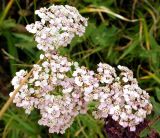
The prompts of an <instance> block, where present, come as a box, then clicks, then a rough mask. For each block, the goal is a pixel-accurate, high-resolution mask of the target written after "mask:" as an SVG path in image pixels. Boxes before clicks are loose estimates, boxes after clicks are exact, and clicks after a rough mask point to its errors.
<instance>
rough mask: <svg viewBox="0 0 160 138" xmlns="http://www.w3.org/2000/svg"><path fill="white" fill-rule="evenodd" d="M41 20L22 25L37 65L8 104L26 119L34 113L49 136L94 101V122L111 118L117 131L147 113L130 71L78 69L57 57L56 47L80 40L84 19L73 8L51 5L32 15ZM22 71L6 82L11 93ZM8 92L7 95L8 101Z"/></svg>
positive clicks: (61, 130)
mask: <svg viewBox="0 0 160 138" xmlns="http://www.w3.org/2000/svg"><path fill="white" fill-rule="evenodd" d="M36 14H37V15H38V16H39V17H40V18H41V21H36V22H35V23H34V24H30V25H27V26H26V28H27V30H28V31H29V32H31V33H33V34H34V35H35V41H36V42H37V47H38V49H39V50H42V51H43V54H41V55H40V60H41V62H40V64H35V65H33V72H32V74H31V75H30V77H29V79H28V81H27V82H26V83H25V84H24V85H22V87H21V88H20V90H19V92H18V93H17V94H16V96H15V98H14V100H13V102H14V103H16V106H18V107H22V108H24V109H25V112H26V113H28V114H30V112H31V111H32V110H33V109H38V110H40V114H41V119H40V120H39V121H38V123H39V124H40V125H44V126H48V127H49V132H50V133H64V132H65V130H66V129H67V128H69V127H70V126H71V124H72V123H73V121H74V119H75V117H76V116H77V115H79V114H86V113H87V111H88V105H89V104H90V102H95V103H96V105H95V109H94V110H93V112H92V114H93V116H94V117H95V118H96V119H98V118H99V119H104V118H107V117H108V116H111V117H112V119H113V120H115V121H118V123H119V124H120V125H121V126H122V127H124V128H125V127H129V128H130V130H131V131H135V130H136V125H138V124H139V123H140V122H142V121H144V119H145V118H146V115H147V114H150V113H151V110H152V105H151V103H150V101H149V95H148V94H147V93H146V91H144V90H142V89H141V88H140V87H139V86H138V82H137V80H136V79H135V78H134V77H133V72H132V71H131V70H129V69H128V68H127V67H124V66H120V65H119V66H118V69H119V71H120V73H119V74H118V73H116V70H115V68H113V67H112V66H110V65H108V64H106V63H99V64H98V68H97V72H95V71H92V70H89V69H87V68H86V67H84V66H82V67H80V66H79V65H78V63H77V62H73V61H71V60H69V59H68V58H67V57H65V56H61V55H60V54H59V53H58V48H59V47H65V46H67V45H68V44H70V42H71V40H72V39H73V38H74V37H75V35H78V36H82V35H83V34H84V32H85V27H86V26H87V19H86V18H84V17H82V16H81V15H80V14H79V12H78V10H77V9H76V8H74V7H71V6H68V5H65V6H62V5H61V6H55V5H52V6H51V7H49V8H41V9H40V10H37V11H36ZM26 75H27V71H25V70H20V71H19V72H17V73H16V76H15V77H14V78H13V79H12V85H13V86H14V89H17V87H19V86H20V85H21V81H22V80H23V79H24V78H25V76H26ZM12 94H13V92H11V93H10V96H11V95H12Z"/></svg>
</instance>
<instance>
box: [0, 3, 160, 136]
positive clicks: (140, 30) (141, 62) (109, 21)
mask: <svg viewBox="0 0 160 138" xmlns="http://www.w3.org/2000/svg"><path fill="white" fill-rule="evenodd" d="M51 4H63V5H64V4H68V5H72V6H75V7H76V8H77V9H78V10H79V11H80V12H81V14H82V15H83V16H85V17H88V18H89V25H88V27H87V30H86V33H85V35H84V36H83V37H81V38H78V37H77V38H75V39H74V40H73V41H72V43H71V44H70V46H69V47H68V48H65V49H62V50H61V52H62V54H64V55H66V56H68V57H69V58H71V59H73V60H75V61H78V62H79V63H80V64H81V65H84V66H87V67H88V68H90V69H95V68H96V64H97V63H99V62H106V63H108V64H110V65H112V66H114V67H116V66H117V65H119V64H121V65H124V66H127V67H129V68H130V69H132V70H133V72H134V75H135V77H136V78H137V79H138V81H139V84H140V86H141V88H143V89H145V90H146V91H147V92H148V93H149V94H150V96H151V101H152V104H153V112H152V114H151V115H150V116H148V119H147V120H149V121H150V126H149V127H146V128H145V129H144V130H143V131H141V133H140V134H139V136H140V137H143V138H146V137H148V136H151V135H153V133H155V132H156V133H159V134H160V117H159V116H160V1H159V0H0V108H1V107H2V106H3V105H4V103H5V102H6V100H7V99H8V93H9V92H10V91H12V89H13V88H12V87H11V84H10V81H11V79H12V77H13V76H14V75H15V72H16V71H18V70H19V69H21V68H25V69H30V68H31V65H32V64H33V63H35V62H36V61H37V59H38V58H39V55H40V52H39V51H38V50H37V49H36V43H35V42H34V39H33V36H32V35H31V34H29V33H28V32H27V31H26V30H25V25H26V24H28V23H32V22H34V21H35V20H38V19H37V17H36V16H35V15H34V11H35V10H36V9H39V8H40V7H43V6H49V5H51ZM38 119H39V115H38V112H36V111H35V112H32V114H31V115H30V116H28V115H25V113H24V111H23V110H22V109H19V108H16V107H15V105H11V106H10V108H9V109H8V110H7V112H6V113H5V114H4V116H3V118H2V120H0V137H2V138H5V137H8V138H61V137H66V138H70V137H80V138H83V137H84V138H96V137H97V138H103V137H106V136H107V134H106V130H105V129H106V128H105V127H104V122H103V121H96V120H94V119H93V118H92V117H91V116H90V114H88V115H87V116H79V117H78V118H76V120H75V122H74V124H73V125H72V127H71V128H70V129H68V130H67V131H66V133H65V134H64V135H57V134H49V133H48V129H47V128H45V127H42V126H39V125H38V124H37V120H38ZM152 138H154V137H152Z"/></svg>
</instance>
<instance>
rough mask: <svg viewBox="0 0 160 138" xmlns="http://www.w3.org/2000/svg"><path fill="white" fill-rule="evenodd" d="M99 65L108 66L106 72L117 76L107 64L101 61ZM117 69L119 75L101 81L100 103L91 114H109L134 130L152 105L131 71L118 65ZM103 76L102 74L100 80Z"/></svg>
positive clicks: (98, 115)
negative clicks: (109, 81) (109, 79)
mask: <svg viewBox="0 0 160 138" xmlns="http://www.w3.org/2000/svg"><path fill="white" fill-rule="evenodd" d="M100 65H101V67H102V66H103V67H104V68H105V67H106V66H108V72H107V74H113V75H114V76H117V75H115V70H114V69H113V68H111V67H109V65H107V64H101V63H100ZM118 69H119V70H120V71H121V73H120V74H119V76H117V77H114V78H113V77H112V79H111V80H112V82H111V83H108V81H107V82H105V83H103V87H99V101H100V104H99V105H98V107H97V111H94V112H93V115H94V116H95V118H106V117H107V116H108V115H110V116H111V117H112V119H113V120H115V121H118V122H119V124H120V125H121V126H122V127H124V128H125V127H129V128H130V130H131V131H135V130H136V125H138V124H139V123H141V122H143V121H144V119H145V118H146V115H147V114H150V113H151V110H152V105H151V104H150V101H149V95H148V93H146V91H144V90H142V89H141V88H140V87H139V86H138V82H137V80H136V79H135V78H133V72H132V71H131V70H129V69H128V68H127V67H124V66H120V65H119V66H118ZM104 70H106V69H104ZM111 70H112V71H111ZM98 71H99V69H98ZM106 71H107V70H106ZM104 76H106V75H105V74H104ZM104 76H103V75H102V77H101V79H100V81H101V80H102V79H103V78H104ZM109 76H110V75H109ZM101 82H102V81H101ZM103 82H104V81H103Z"/></svg>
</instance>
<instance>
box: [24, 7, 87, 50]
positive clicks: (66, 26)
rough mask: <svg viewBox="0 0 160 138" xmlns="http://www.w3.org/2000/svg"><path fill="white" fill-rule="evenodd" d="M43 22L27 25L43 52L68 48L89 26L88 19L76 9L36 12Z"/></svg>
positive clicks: (63, 8) (62, 8)
mask: <svg viewBox="0 0 160 138" xmlns="http://www.w3.org/2000/svg"><path fill="white" fill-rule="evenodd" d="M35 14H37V15H38V16H39V17H40V18H41V21H36V22H35V23H34V24H31V25H27V26H26V29H27V30H28V31H29V32H31V33H33V34H35V41H36V42H37V43H38V45H37V47H38V49H40V50H43V51H53V50H56V49H58V48H59V47H61V46H64V47H65V46H67V45H68V44H70V42H71V40H72V39H73V38H74V37H75V35H78V36H82V35H83V33H84V32H85V27H86V26H87V19H86V18H84V17H82V16H81V15H80V14H79V12H78V10H77V9H76V8H74V7H71V6H68V5H65V6H62V5H61V6H55V5H52V6H50V7H49V8H45V7H44V8H40V10H36V11H35Z"/></svg>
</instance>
